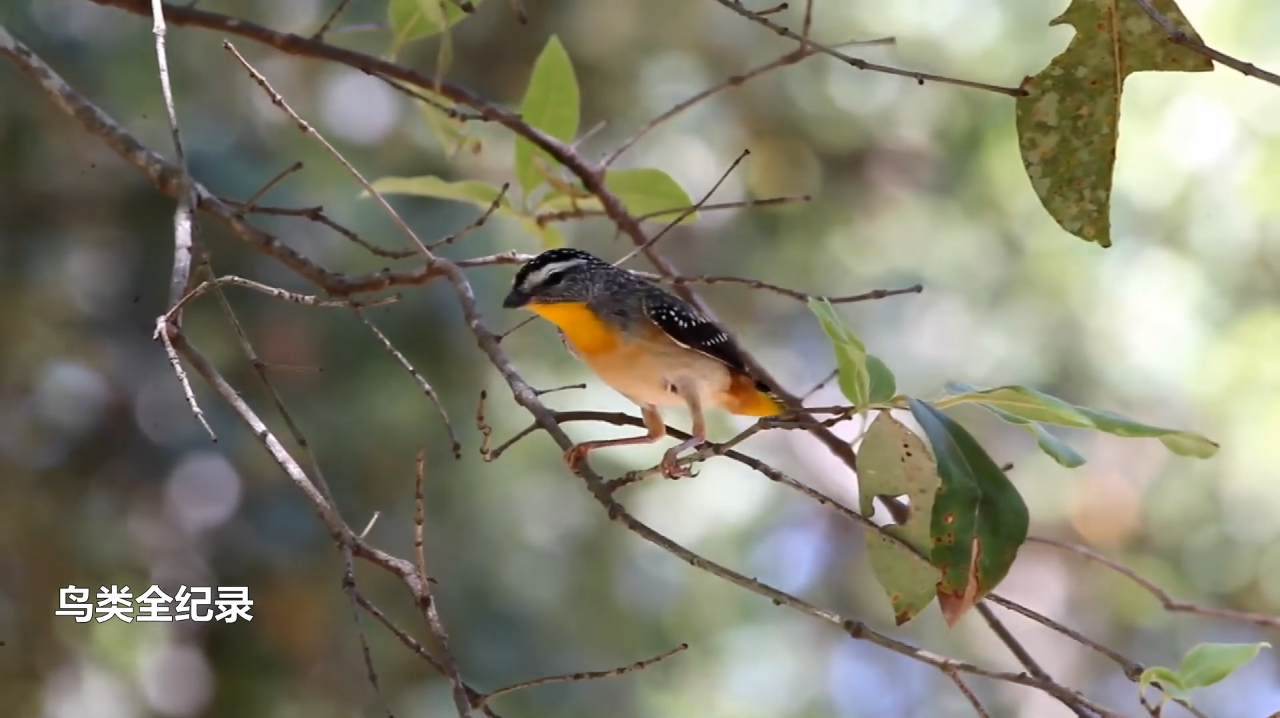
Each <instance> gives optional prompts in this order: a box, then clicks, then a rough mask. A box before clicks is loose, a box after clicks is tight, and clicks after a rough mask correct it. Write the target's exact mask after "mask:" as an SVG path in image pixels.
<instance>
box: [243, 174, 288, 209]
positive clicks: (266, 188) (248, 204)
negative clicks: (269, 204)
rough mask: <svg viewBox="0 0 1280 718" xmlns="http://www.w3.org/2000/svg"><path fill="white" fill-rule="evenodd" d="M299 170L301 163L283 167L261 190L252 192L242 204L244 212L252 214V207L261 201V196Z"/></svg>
mask: <svg viewBox="0 0 1280 718" xmlns="http://www.w3.org/2000/svg"><path fill="white" fill-rule="evenodd" d="M301 169H302V162H294V163H293V164H291V165H289V166H288V167H285V168H284V169H282V170H280V173H279V174H277V175H276V176H275V177H272V178H271V180H270V181H268V182H267V183H266V184H264V185H262V189H259V190H258V191H257V192H254V193H253V195H251V196H250V197H249V199H247V200H245V201H244V203H243V205H244V211H245V212H252V211H253V208H254V206H255V205H257V204H258V200H260V199H262V196H263V195H265V194H266V193H267V192H269V191H271V188H272V187H275V186H276V185H277V184H279V183H280V181H281V180H283V179H284V178H285V177H288V176H289V175H291V174H293V173H294V172H297V171H298V170H301Z"/></svg>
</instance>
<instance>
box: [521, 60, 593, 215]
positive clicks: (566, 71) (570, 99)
mask: <svg viewBox="0 0 1280 718" xmlns="http://www.w3.org/2000/svg"><path fill="white" fill-rule="evenodd" d="M579 102H580V98H579V94H578V78H577V76H575V75H574V72H573V63H572V62H570V61H569V53H567V52H565V49H564V45H562V44H561V43H560V38H558V37H556V36H555V35H552V36H551V39H550V40H548V41H547V44H546V47H544V48H542V53H541V54H539V55H538V59H537V61H536V62H534V64H533V73H532V75H530V77H529V87H528V88H527V89H526V90H525V93H524V101H523V102H521V103H520V117H521V118H522V119H523V120H524V121H525V122H527V123H528V124H529V125H530V126H532V127H533V128H535V129H538V130H542V131H543V132H545V133H546V134H548V135H550V136H552V137H554V138H556V139H558V140H560V141H561V142H569V141H571V140H573V137H574V135H576V134H577V133H578V111H579ZM535 155H538V156H541V157H543V158H544V159H545V160H546V161H547V162H549V163H550V164H551V165H552V166H554V165H555V162H554V160H552V159H551V156H550V155H548V154H547V153H546V152H545V151H544V150H542V149H539V148H538V147H536V146H535V145H534V144H533V143H532V142H530V141H529V140H527V139H525V138H524V137H517V138H516V156H515V164H516V179H517V180H519V182H520V186H521V188H523V189H524V193H525V197H526V202H525V205H526V206H528V202H527V197H528V196H529V195H530V194H532V192H533V191H534V190H535V189H537V188H538V186H539V185H541V184H542V177H541V176H540V174H539V173H538V170H537V168H536V167H534V164H533V158H534V156H535Z"/></svg>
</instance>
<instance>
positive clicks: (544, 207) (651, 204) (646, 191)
mask: <svg viewBox="0 0 1280 718" xmlns="http://www.w3.org/2000/svg"><path fill="white" fill-rule="evenodd" d="M604 184H605V186H606V187H608V188H609V190H610V191H612V192H613V194H614V196H615V197H617V198H618V199H619V200H620V201H621V202H622V205H623V206H624V207H626V208H627V212H629V213H630V214H631V215H633V216H636V217H643V218H644V219H645V220H659V221H666V222H670V221H672V220H674V219H675V218H676V217H679V216H680V215H681V214H682V213H684V211H685V210H687V209H688V208H689V207H690V206H692V205H693V200H692V199H690V198H689V195H688V193H686V192H685V191H684V188H682V187H681V186H680V184H679V183H678V182H676V181H675V180H674V179H673V178H672V177H671V175H669V174H667V173H666V172H663V171H662V170H659V169H651V168H642V169H634V170H610V171H608V172H606V173H605V176H604ZM575 209H576V210H581V211H585V212H599V211H601V210H602V209H603V207H602V206H601V204H600V200H599V199H598V198H596V197H595V196H593V195H592V194H591V193H590V192H587V190H586V189H585V188H584V187H583V186H582V183H581V182H574V183H573V184H572V185H571V186H570V191H569V192H562V191H560V190H552V191H551V192H548V193H547V194H546V196H545V197H543V199H542V202H541V203H540V204H539V205H538V213H539V214H547V213H551V212H568V211H572V210H575ZM698 218H699V217H698V213H697V212H691V213H690V214H689V215H688V216H687V217H685V218H683V219H681V220H680V224H691V223H693V222H696V221H697V220H698Z"/></svg>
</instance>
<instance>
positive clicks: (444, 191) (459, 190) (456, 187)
mask: <svg viewBox="0 0 1280 718" xmlns="http://www.w3.org/2000/svg"><path fill="white" fill-rule="evenodd" d="M373 188H374V189H376V190H378V192H379V193H381V194H384V195H385V194H409V195H416V196H419V197H435V198H437V199H452V200H457V201H459V202H470V203H471V204H474V205H476V206H477V207H482V208H484V209H489V205H491V204H493V201H494V200H495V199H497V197H498V195H499V194H501V193H502V188H501V187H495V186H493V185H491V184H489V183H488V182H482V181H480V180H459V181H457V182H448V181H445V180H443V179H440V178H439V177H433V176H431V175H424V176H422V177H383V178H381V179H379V180H377V181H375V182H374V183H373ZM362 194H368V193H367V192H366V193H362ZM498 211H499V212H504V213H513V212H514V210H512V208H511V202H510V201H509V200H508V199H507V198H506V197H503V198H502V202H501V203H499V204H498Z"/></svg>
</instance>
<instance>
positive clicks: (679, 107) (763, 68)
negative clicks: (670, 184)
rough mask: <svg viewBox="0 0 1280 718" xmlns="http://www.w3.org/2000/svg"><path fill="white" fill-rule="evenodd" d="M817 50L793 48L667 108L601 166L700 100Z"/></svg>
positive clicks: (625, 141)
mask: <svg viewBox="0 0 1280 718" xmlns="http://www.w3.org/2000/svg"><path fill="white" fill-rule="evenodd" d="M817 52H818V51H817V50H816V49H814V48H805V47H802V48H800V49H798V50H792V51H791V52H788V53H787V54H785V55H783V56H782V57H779V58H778V59H776V60H773V61H771V62H766V63H765V64H763V65H760V66H759V67H754V68H752V69H750V70H747V71H746V72H744V73H742V74H740V75H733V76H731V77H729V78H728V79H726V80H725V81H724V82H721V83H720V84H718V85H712V86H711V87H708V88H707V89H705V90H703V91H702V92H699V93H697V94H695V95H693V96H692V97H690V98H689V99H687V100H683V101H681V102H679V103H677V104H676V105H675V106H674V107H672V108H671V109H669V110H667V111H666V112H663V113H662V114H660V115H658V116H657V117H655V118H653V119H652V120H649V122H648V123H647V124H645V125H644V126H643V127H641V128H640V129H639V130H638V131H637V132H636V133H635V134H634V135H632V136H630V137H628V138H627V139H626V140H624V141H623V142H622V144H621V145H619V146H618V149H616V150H614V151H613V152H611V153H610V154H609V156H608V157H605V159H604V161H603V162H601V163H600V166H601V167H606V168H607V167H609V166H610V165H612V164H613V163H614V162H616V161H617V160H618V158H619V157H621V156H622V154H623V153H624V152H626V151H627V150H629V149H631V147H632V146H633V145H635V143H637V142H639V141H640V140H641V139H642V138H644V136H645V135H647V134H649V133H650V132H652V131H653V130H654V129H655V128H657V127H658V125H661V124H662V123H664V122H666V121H668V120H670V119H671V118H673V117H675V116H676V115H678V114H680V113H681V112H684V111H685V110H687V109H689V108H690V107H693V106H694V105H696V104H698V103H699V102H702V101H703V100H706V99H708V98H710V97H713V96H715V95H718V94H720V93H721V92H724V91H726V90H729V89H732V88H734V87H741V86H742V85H743V84H745V83H746V82H747V81H748V80H751V79H753V78H756V77H759V76H760V75H763V74H765V73H766V72H769V71H771V70H776V69H778V68H780V67H787V66H788V65H794V64H796V63H798V62H800V61H801V60H803V59H805V58H806V57H810V56H812V55H814V54H816V53H817Z"/></svg>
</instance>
